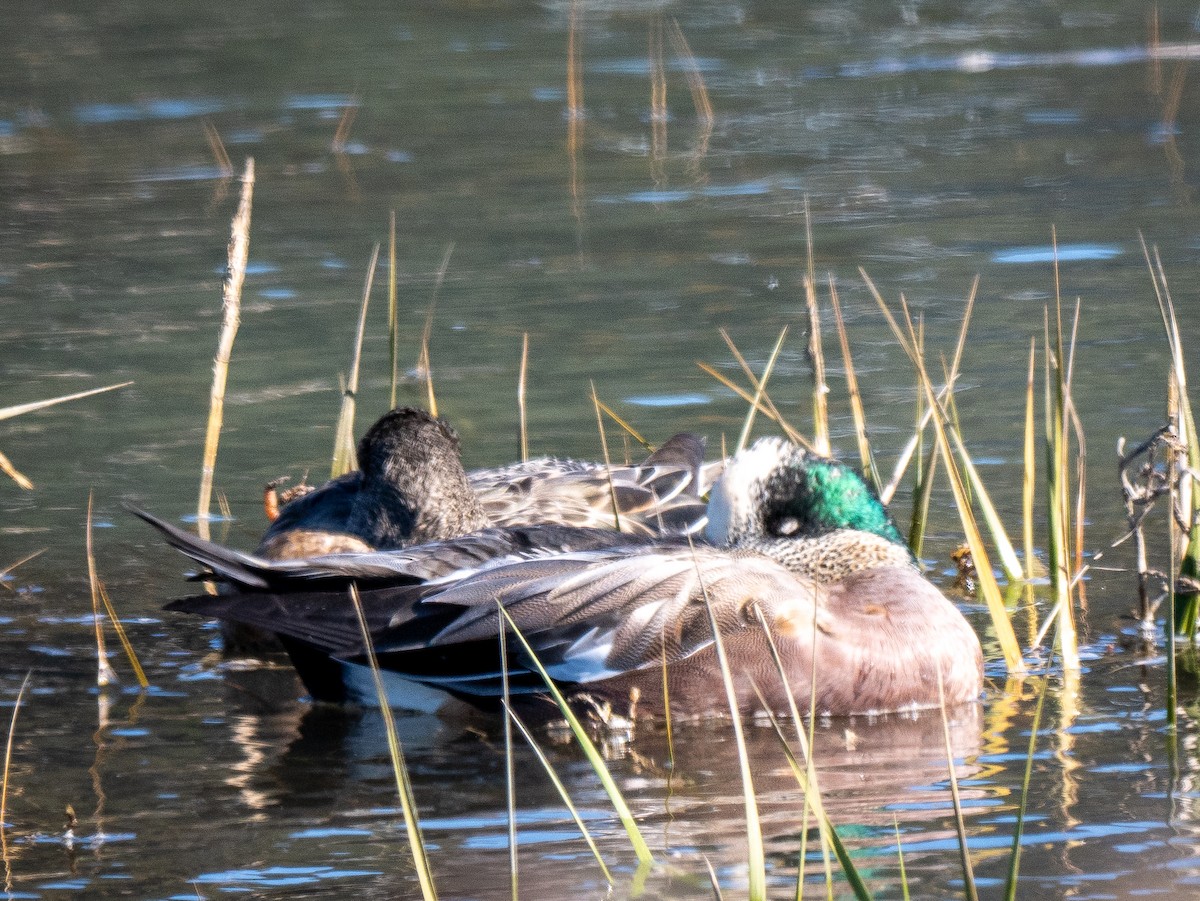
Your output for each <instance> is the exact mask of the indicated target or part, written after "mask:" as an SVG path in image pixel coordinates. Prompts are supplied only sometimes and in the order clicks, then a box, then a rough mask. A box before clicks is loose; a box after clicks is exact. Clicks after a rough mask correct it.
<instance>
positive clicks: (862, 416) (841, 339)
mask: <svg viewBox="0 0 1200 901" xmlns="http://www.w3.org/2000/svg"><path fill="white" fill-rule="evenodd" d="M829 302H830V305H831V306H832V307H833V321H834V323H835V324H836V325H837V332H838V344H839V345H840V346H841V348H842V362H843V364H844V365H845V367H846V391H847V393H848V394H849V395H850V412H851V413H852V414H853V416H854V437H855V439H856V440H857V442H858V459H859V460H860V461H861V463H862V470H863V473H864V475H866V476H867V478H868V479H870V481H871V484H872V485H874V486H875V490H876V491H879V490H880V489H881V488H883V485H881V484H880V482H879V472H878V470H877V469H876V468H875V458H874V456H873V455H872V453H871V439H870V438H869V437H868V435H867V414H866V411H865V410H864V409H863V402H862V392H861V391H859V389H858V375H857V373H855V371H854V357H853V355H852V354H851V353H850V341H849V338H848V337H847V335H846V320H845V319H844V318H843V317H842V305H841V304H840V303H839V302H838V292H837V284H836V283H835V282H834V280H833V275H832V274H831V275H830V276H829Z"/></svg>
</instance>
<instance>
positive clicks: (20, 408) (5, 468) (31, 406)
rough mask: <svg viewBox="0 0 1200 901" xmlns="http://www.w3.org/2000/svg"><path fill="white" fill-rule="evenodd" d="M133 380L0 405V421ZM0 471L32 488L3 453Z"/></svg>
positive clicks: (114, 389) (100, 391) (19, 483)
mask: <svg viewBox="0 0 1200 901" xmlns="http://www.w3.org/2000/svg"><path fill="white" fill-rule="evenodd" d="M132 384H133V382H121V383H119V384H116V385H105V386H104V387H103V388H92V389H91V390H90V391H79V392H76V393H75V394H64V395H63V396H61V397H54V398H51V399H50V400H35V401H32V402H30V403H27V404H16V405H14V406H10V407H0V421H2V420H5V419H12V418H13V417H14V416H21V415H22V414H24V413H32V412H33V411H35V410H44V409H45V408H46V407H53V406H54V405H55V404H65V403H66V402H67V401H72V400H79V399H80V398H83V397H91V396H92V395H93V394H103V393H104V392H105V391H116V390H117V389H118V388H126V387H128V386H129V385H132ZM0 472H2V473H4V474H5V475H6V476H8V477H9V478H10V479H12V480H13V481H14V482H16V483H17V485H19V486H20V487H21V488H24V489H25V490H26V491H32V490H33V482H31V481H30V480H29V479H28V477H26V476H25V475H23V474H22V473H21V472H20V471H19V470H18V469H17V468H16V467H15V466H13V463H12V461H11V460H9V459H8V457H6V456H5V455H4V454H3V453H0Z"/></svg>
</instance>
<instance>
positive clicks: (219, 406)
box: [196, 157, 254, 540]
mask: <svg viewBox="0 0 1200 901" xmlns="http://www.w3.org/2000/svg"><path fill="white" fill-rule="evenodd" d="M253 201H254V158H253V157H251V158H249V159H247V160H246V168H245V170H243V172H242V194H241V199H240V200H239V201H238V208H237V212H236V213H235V214H234V216H233V223H232V225H231V226H230V237H229V252H228V259H227V263H226V267H227V268H226V271H225V282H224V285H223V288H222V294H221V314H222V315H221V334H220V337H219V338H218V339H217V355H216V357H215V358H214V359H213V382H212V388H211V389H210V391H209V403H208V425H207V428H206V429H205V435H204V458H203V462H202V464H201V466H200V494H199V497H198V498H197V499H196V531H197V532H198V533H199V535H200V537H201V538H204V539H205V540H207V539H208V538H209V537H210V533H209V528H208V517H209V509H210V507H211V506H212V490H213V474H214V472H215V471H216V466H217V445H218V444H219V443H220V440H221V424H222V423H223V422H224V419H225V385H226V382H227V381H228V379H229V361H230V359H231V358H232V356H233V341H234V339H235V338H236V337H237V330H238V325H240V324H241V309H242V285H243V283H244V282H245V281H246V262H247V260H249V258H250V210H251V208H252V206H253Z"/></svg>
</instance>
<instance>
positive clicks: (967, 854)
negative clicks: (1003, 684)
mask: <svg viewBox="0 0 1200 901" xmlns="http://www.w3.org/2000/svg"><path fill="white" fill-rule="evenodd" d="M938 709H939V710H941V713H942V737H943V738H944V739H945V741H946V767H947V770H948V771H949V773H950V800H951V801H952V802H953V803H954V828H955V830H956V831H957V832H958V853H959V858H960V859H961V861H962V871H963V887H964V889H965V890H966V896H967V899H968V901H979V892H978V891H977V889H976V887H975V871H974V869H972V867H971V851H970V849H969V848H968V847H967V827H966V823H964V822H963V812H962V798H961V797H960V796H959V793H958V775H957V774H956V773H955V772H954V749H953V748H952V747H951V745H950V720H949V718H948V716H947V714H946V696H945V692H944V689H943V686H942V670H941V667H938Z"/></svg>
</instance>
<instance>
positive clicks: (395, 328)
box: [388, 210, 400, 410]
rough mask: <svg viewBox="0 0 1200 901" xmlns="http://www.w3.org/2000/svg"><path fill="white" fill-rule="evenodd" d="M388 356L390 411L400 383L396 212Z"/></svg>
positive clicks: (391, 229)
mask: <svg viewBox="0 0 1200 901" xmlns="http://www.w3.org/2000/svg"><path fill="white" fill-rule="evenodd" d="M388 355H389V356H390V357H391V363H392V378H391V381H392V393H391V395H390V397H391V401H390V404H391V406H390V409H393V410H394V409H396V386H397V385H398V384H399V381H400V311H399V305H398V300H397V297H396V211H395V210H392V213H391V215H390V216H389V217H388Z"/></svg>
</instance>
